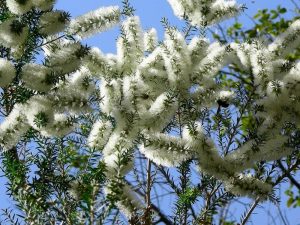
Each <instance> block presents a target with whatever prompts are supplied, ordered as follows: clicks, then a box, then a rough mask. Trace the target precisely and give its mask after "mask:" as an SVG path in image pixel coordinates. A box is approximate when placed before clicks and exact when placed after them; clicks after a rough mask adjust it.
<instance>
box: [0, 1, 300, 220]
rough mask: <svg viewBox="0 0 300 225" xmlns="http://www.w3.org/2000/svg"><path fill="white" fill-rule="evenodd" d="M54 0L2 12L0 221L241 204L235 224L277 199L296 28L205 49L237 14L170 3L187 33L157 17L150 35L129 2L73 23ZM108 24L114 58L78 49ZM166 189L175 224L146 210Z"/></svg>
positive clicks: (295, 71)
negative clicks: (113, 34)
mask: <svg viewBox="0 0 300 225" xmlns="http://www.w3.org/2000/svg"><path fill="white" fill-rule="evenodd" d="M54 3H55V1H40V0H27V1H20V0H7V1H4V2H2V3H1V24H0V30H1V34H0V44H1V61H0V62H1V64H0V75H1V79H0V86H1V87H2V92H1V94H2V96H1V97H2V98H1V113H2V114H3V121H2V123H1V125H0V134H1V135H0V139H1V148H2V170H3V172H4V174H5V176H6V177H7V178H8V185H7V186H8V194H9V195H11V196H12V198H13V199H14V200H15V202H16V206H17V209H18V211H17V212H16V213H15V214H13V213H12V212H11V211H9V210H6V211H4V213H5V214H6V216H7V217H6V219H5V221H6V222H8V223H9V222H10V223H12V224H24V223H25V224H103V223H106V222H107V223H111V224H118V223H122V222H123V223H126V221H128V222H129V223H130V224H157V223H160V222H161V223H164V224H190V223H194V224H212V223H213V220H214V214H215V213H216V212H217V211H218V209H220V207H222V206H225V205H226V204H228V202H229V201H231V200H232V199H234V198H237V197H239V196H248V197H250V198H253V199H254V203H253V206H252V207H251V208H250V210H249V211H248V213H246V214H245V218H243V219H242V222H241V223H242V224H245V223H246V222H247V220H248V219H249V216H250V215H251V213H252V211H253V210H254V208H255V206H256V205H257V204H258V203H259V202H262V201H268V200H271V201H274V200H276V196H275V195H274V188H275V187H276V185H278V184H279V183H281V182H282V181H283V179H284V178H285V177H288V176H289V174H290V172H291V171H293V170H295V169H297V167H298V165H299V160H298V158H297V150H298V143H297V138H298V135H299V132H298V130H297V129H298V126H299V117H298V114H299V109H300V107H299V104H300V103H299V93H300V92H299V81H300V77H299V72H300V71H299V70H300V64H299V62H298V58H297V57H296V56H295V55H297V52H296V51H295V50H296V48H297V46H298V45H299V42H300V35H299V33H300V23H299V20H295V21H294V22H292V23H289V22H287V23H286V26H283V30H284V32H280V31H281V30H280V29H278V30H277V33H276V32H274V33H272V32H269V31H268V30H266V31H265V32H262V33H261V35H260V34H258V33H254V32H255V30H257V29H256V28H255V29H253V30H249V32H245V33H242V32H240V34H241V35H242V38H238V37H234V38H233V39H234V40H233V39H231V40H229V41H228V40H227V39H224V40H222V38H221V37H217V36H215V38H216V39H217V40H216V41H213V40H210V39H209V38H208V37H207V36H206V35H205V33H207V31H209V28H210V26H212V25H214V24H216V23H219V22H221V21H223V20H224V19H226V18H230V17H233V16H235V15H237V14H238V13H241V12H242V10H243V8H244V6H240V5H238V4H237V3H236V2H235V1H225V0H208V1H181V0H169V3H170V6H171V7H172V9H173V11H174V14H175V15H176V16H178V17H179V18H180V19H183V20H185V21H186V24H187V26H186V27H185V28H184V29H183V30H180V29H179V28H177V27H174V26H171V25H170V24H169V22H168V21H167V19H163V20H162V23H163V25H164V28H165V36H164V39H163V40H158V37H157V32H156V30H155V29H154V28H152V29H150V30H146V31H144V30H143V29H142V27H141V25H140V21H139V18H138V17H137V16H135V15H134V9H133V8H132V7H131V6H130V4H129V2H128V1H123V8H119V7H117V6H112V7H104V8H100V9H97V10H94V11H92V12H90V13H87V14H85V15H82V16H80V17H77V18H75V19H70V16H69V14H68V13H67V12H64V11H59V10H53V4H54ZM117 24H119V25H120V35H119V37H118V39H117V43H116V45H117V52H116V54H104V53H103V52H102V51H101V50H100V49H99V48H96V47H88V46H84V45H82V44H81V42H80V41H81V40H82V39H84V38H87V37H90V36H92V35H94V34H96V33H99V32H102V31H105V30H107V29H109V28H110V27H112V26H115V25H117ZM234 28H236V27H233V28H232V29H234ZM275 31H276V30H275ZM229 32H230V31H229ZM229 36H230V33H229ZM41 52H42V54H41ZM37 56H39V57H40V58H42V60H41V61H42V63H38V60H36V58H35V57H37ZM286 158H288V166H289V167H288V169H285V167H284V165H282V162H281V160H282V159H286ZM170 167H171V168H176V171H174V169H168V168H170ZM282 167H283V169H282ZM195 169H196V170H195ZM280 169H281V170H283V171H282V173H278V172H279V171H281V170H280ZM176 176H177V177H178V180H176V179H174V177H176ZM161 185H164V187H161ZM164 188H167V190H168V191H167V194H168V195H175V196H176V202H175V204H174V205H173V206H171V207H172V209H173V213H172V215H167V214H166V213H165V211H164V209H162V208H160V207H159V205H156V204H155V202H156V200H155V197H159V195H160V194H155V192H156V191H158V192H160V193H161V194H162V195H163V194H164V192H165V191H164ZM170 190H171V191H170ZM201 201H203V202H201ZM120 213H121V215H123V217H119V216H120ZM126 218H127V219H126ZM221 222H222V224H226V221H221Z"/></svg>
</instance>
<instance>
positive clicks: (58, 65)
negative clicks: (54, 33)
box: [47, 42, 88, 74]
mask: <svg viewBox="0 0 300 225" xmlns="http://www.w3.org/2000/svg"><path fill="white" fill-rule="evenodd" d="M87 54H88V48H87V47H84V46H82V45H81V44H80V43H79V42H61V43H59V45H58V46H57V48H54V49H51V50H49V55H48V57H47V66H49V67H51V68H53V70H55V71H57V72H58V73H61V74H67V73H72V72H75V71H76V70H78V69H79V67H80V65H81V60H82V58H83V57H84V56H86V55H87Z"/></svg>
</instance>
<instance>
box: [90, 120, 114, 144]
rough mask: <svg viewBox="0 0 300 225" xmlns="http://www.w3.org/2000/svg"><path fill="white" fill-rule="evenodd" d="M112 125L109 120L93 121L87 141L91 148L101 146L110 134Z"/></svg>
mask: <svg viewBox="0 0 300 225" xmlns="http://www.w3.org/2000/svg"><path fill="white" fill-rule="evenodd" d="M112 130H113V125H112V123H111V122H110V121H103V120H98V121H97V122H96V123H94V125H93V127H92V130H91V132H90V135H89V137H88V139H87V143H88V145H89V146H90V147H91V148H99V149H100V148H103V147H104V145H105V144H106V142H107V140H108V138H109V136H110V134H111V133H112Z"/></svg>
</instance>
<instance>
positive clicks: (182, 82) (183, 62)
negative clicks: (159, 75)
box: [163, 29, 191, 90]
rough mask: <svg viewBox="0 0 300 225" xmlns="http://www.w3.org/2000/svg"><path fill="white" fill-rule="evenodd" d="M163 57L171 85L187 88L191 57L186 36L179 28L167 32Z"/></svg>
mask: <svg viewBox="0 0 300 225" xmlns="http://www.w3.org/2000/svg"><path fill="white" fill-rule="evenodd" d="M163 58H164V62H165V67H166V70H167V74H168V79H169V81H170V84H171V87H175V86H177V88H180V89H181V90H186V89H187V87H188V85H189V82H188V81H189V70H190V68H191V59H190V55H189V51H188V50H187V45H186V42H185V39H184V36H183V34H182V33H181V32H179V31H177V30H171V29H170V30H169V31H167V32H166V33H165V41H164V44H163Z"/></svg>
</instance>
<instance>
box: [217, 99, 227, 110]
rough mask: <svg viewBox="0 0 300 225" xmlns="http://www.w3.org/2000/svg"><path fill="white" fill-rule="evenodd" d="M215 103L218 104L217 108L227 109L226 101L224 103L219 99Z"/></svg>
mask: <svg viewBox="0 0 300 225" xmlns="http://www.w3.org/2000/svg"><path fill="white" fill-rule="evenodd" d="M217 103H218V104H219V106H221V107H224V108H227V107H228V106H229V103H228V102H226V101H224V100H221V99H219V100H218V101H217Z"/></svg>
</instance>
